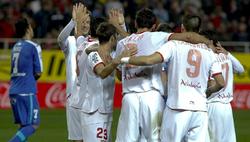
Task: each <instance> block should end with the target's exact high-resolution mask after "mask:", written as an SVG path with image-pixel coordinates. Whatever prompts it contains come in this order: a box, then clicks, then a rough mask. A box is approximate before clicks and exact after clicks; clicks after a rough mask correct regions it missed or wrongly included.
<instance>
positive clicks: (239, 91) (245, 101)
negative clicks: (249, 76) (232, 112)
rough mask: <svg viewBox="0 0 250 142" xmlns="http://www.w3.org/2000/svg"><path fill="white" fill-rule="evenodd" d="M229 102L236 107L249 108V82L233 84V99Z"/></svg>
mask: <svg viewBox="0 0 250 142" xmlns="http://www.w3.org/2000/svg"><path fill="white" fill-rule="evenodd" d="M231 104H232V107H233V108H236V109H250V84H235V85H234V99H233V101H232V102H231Z"/></svg>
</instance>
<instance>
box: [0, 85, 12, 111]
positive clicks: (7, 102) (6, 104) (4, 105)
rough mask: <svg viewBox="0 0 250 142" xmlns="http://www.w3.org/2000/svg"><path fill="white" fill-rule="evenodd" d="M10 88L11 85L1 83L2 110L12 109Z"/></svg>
mask: <svg viewBox="0 0 250 142" xmlns="http://www.w3.org/2000/svg"><path fill="white" fill-rule="evenodd" d="M9 87H10V85H9V83H0V93H1V94H0V108H10V99H9ZM2 91H3V92H2Z"/></svg>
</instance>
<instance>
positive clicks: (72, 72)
mask: <svg viewBox="0 0 250 142" xmlns="http://www.w3.org/2000/svg"><path fill="white" fill-rule="evenodd" d="M79 5H80V1H75V3H74V6H73V11H72V18H73V19H72V20H71V21H70V22H69V23H68V24H67V25H66V27H65V28H64V29H63V30H62V31H61V33H60V34H59V36H58V43H59V46H60V48H61V49H62V51H63V53H64V55H65V62H66V79H67V80H66V94H67V101H66V118H67V128H68V139H69V140H72V141H76V142H77V141H79V142H81V141H82V132H81V125H80V110H79V109H76V108H74V107H72V106H71V104H70V103H72V99H71V98H72V96H71V95H72V94H73V93H76V92H77V91H76V90H74V89H76V86H75V85H76V84H75V79H76V60H75V56H76V52H77V47H76V39H75V37H74V36H70V33H71V32H72V30H73V29H74V28H75V22H76V20H77V19H79V20H83V19H84V18H85V19H84V21H83V22H84V23H85V24H84V25H85V26H84V27H83V30H84V33H85V34H87V33H88V31H89V27H88V25H89V24H88V20H87V19H86V15H85V13H84V12H83V11H82V10H83V9H81V8H79ZM76 13H81V15H82V17H81V18H77V17H76ZM77 15H80V14H77ZM82 18H83V19H82Z"/></svg>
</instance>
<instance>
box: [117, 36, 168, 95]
mask: <svg viewBox="0 0 250 142" xmlns="http://www.w3.org/2000/svg"><path fill="white" fill-rule="evenodd" d="M170 35H171V34H170V33H164V32H144V33H141V34H132V35H130V36H128V37H126V38H124V39H122V40H121V41H119V42H118V45H117V49H116V55H120V53H122V51H123V50H124V48H125V46H126V45H129V44H136V45H137V47H138V52H137V54H136V56H142V55H150V54H153V53H154V52H155V51H156V50H157V49H159V47H160V46H161V45H163V44H164V43H165V42H167V40H168V38H169V36H170ZM120 69H121V70H122V86H123V93H131V92H137V93H139V92H146V91H150V90H152V89H154V90H157V91H159V92H160V93H161V94H163V86H162V83H161V81H160V80H161V76H160V73H161V65H160V64H158V65H152V66H146V67H142V66H131V65H129V64H128V65H123V66H122V68H120Z"/></svg>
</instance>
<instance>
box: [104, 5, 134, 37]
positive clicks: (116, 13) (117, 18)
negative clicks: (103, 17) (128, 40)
mask: <svg viewBox="0 0 250 142" xmlns="http://www.w3.org/2000/svg"><path fill="white" fill-rule="evenodd" d="M109 23H110V24H112V25H113V26H114V27H115V28H116V31H117V32H118V33H119V35H120V36H121V38H124V37H126V36H128V35H129V33H127V29H126V24H125V20H124V15H123V13H122V10H118V9H111V10H110V11H109Z"/></svg>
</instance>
